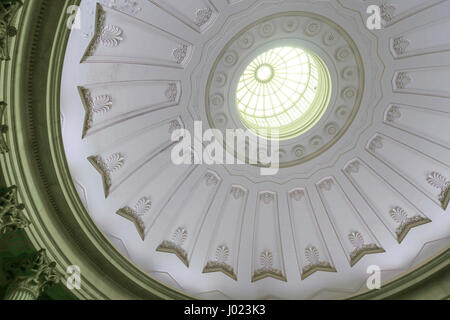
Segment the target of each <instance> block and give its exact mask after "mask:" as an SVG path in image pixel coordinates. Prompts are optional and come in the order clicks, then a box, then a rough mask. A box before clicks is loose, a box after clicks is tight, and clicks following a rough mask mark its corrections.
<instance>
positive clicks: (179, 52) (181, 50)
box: [172, 44, 188, 64]
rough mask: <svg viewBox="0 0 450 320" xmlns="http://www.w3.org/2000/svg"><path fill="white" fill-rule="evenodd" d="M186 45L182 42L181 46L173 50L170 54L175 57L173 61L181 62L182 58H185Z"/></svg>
mask: <svg viewBox="0 0 450 320" xmlns="http://www.w3.org/2000/svg"><path fill="white" fill-rule="evenodd" d="M187 49H188V46H187V45H185V44H183V45H182V46H180V47H178V48H176V49H174V50H173V52H172V55H173V57H174V58H175V62H176V63H178V64H182V63H183V61H184V59H185V58H186V54H187Z"/></svg>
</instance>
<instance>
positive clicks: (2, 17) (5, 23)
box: [0, 0, 22, 61]
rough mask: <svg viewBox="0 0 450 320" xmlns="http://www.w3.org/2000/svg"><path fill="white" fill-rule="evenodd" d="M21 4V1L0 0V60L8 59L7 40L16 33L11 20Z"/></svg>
mask: <svg viewBox="0 0 450 320" xmlns="http://www.w3.org/2000/svg"><path fill="white" fill-rule="evenodd" d="M21 6H22V3H21V2H19V1H14V0H11V1H2V2H0V61H1V60H10V56H9V43H8V42H9V41H10V38H12V37H15V36H16V34H17V29H16V28H15V27H14V26H13V21H14V17H15V15H16V14H17V12H18V11H19V9H20V7H21Z"/></svg>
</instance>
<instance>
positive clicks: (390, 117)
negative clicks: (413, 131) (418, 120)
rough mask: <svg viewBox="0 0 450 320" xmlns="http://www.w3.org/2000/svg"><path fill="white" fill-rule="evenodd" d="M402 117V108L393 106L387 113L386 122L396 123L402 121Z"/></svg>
mask: <svg viewBox="0 0 450 320" xmlns="http://www.w3.org/2000/svg"><path fill="white" fill-rule="evenodd" d="M401 117H402V114H401V112H400V108H399V107H397V106H391V107H390V108H389V110H388V112H387V113H386V121H388V122H394V121H395V120H397V119H400V118H401Z"/></svg>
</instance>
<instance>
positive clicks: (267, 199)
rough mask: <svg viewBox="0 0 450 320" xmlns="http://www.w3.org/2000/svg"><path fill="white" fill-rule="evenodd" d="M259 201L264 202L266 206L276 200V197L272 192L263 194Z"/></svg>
mask: <svg viewBox="0 0 450 320" xmlns="http://www.w3.org/2000/svg"><path fill="white" fill-rule="evenodd" d="M259 199H260V200H262V201H263V202H264V203H265V204H269V203H271V202H272V201H273V200H274V199H275V196H274V194H273V193H271V192H263V193H261V194H260V195H259Z"/></svg>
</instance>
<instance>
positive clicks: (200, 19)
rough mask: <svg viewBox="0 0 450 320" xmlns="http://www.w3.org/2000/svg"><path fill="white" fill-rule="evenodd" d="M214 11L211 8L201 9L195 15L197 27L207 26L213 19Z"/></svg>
mask: <svg viewBox="0 0 450 320" xmlns="http://www.w3.org/2000/svg"><path fill="white" fill-rule="evenodd" d="M212 13H213V11H212V10H211V8H204V9H199V10H197V12H196V13H195V24H196V25H197V27H201V26H203V25H205V24H206V23H207V22H208V21H209V19H211V16H212Z"/></svg>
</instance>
